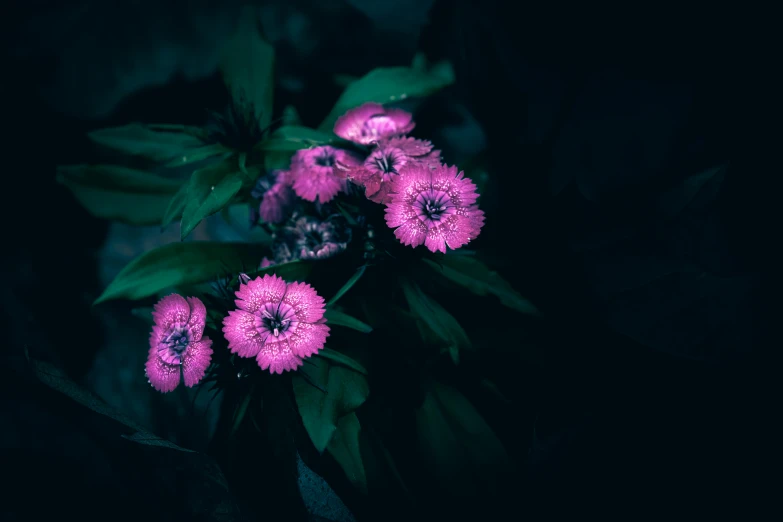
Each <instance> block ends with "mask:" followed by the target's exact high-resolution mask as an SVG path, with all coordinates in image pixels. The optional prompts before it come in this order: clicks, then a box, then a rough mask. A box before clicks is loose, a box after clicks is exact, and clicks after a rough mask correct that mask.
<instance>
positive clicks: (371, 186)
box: [338, 138, 440, 204]
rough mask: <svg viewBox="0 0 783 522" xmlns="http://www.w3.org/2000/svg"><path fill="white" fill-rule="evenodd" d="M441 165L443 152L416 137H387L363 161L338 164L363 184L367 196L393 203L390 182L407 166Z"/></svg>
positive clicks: (381, 201)
mask: <svg viewBox="0 0 783 522" xmlns="http://www.w3.org/2000/svg"><path fill="white" fill-rule="evenodd" d="M417 164H420V165H439V164H440V151H437V150H432V143H430V142H429V141H423V140H417V139H414V138H392V139H390V140H384V141H382V142H380V143H379V144H378V147H377V148H376V149H375V150H374V151H372V153H370V155H369V156H368V157H367V159H366V160H365V161H364V164H362V165H361V166H358V167H354V168H346V167H345V166H343V165H340V164H338V168H339V169H340V170H342V171H344V174H343V175H344V176H345V177H346V178H347V179H349V180H351V181H353V182H354V183H356V184H358V185H362V186H363V187H364V191H365V196H367V199H369V200H370V201H374V202H375V203H384V204H388V203H391V196H389V191H390V190H391V184H392V181H393V180H394V178H395V177H397V176H398V175H399V172H400V170H402V169H403V168H404V167H410V166H413V165H417Z"/></svg>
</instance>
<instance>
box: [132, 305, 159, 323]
mask: <svg viewBox="0 0 783 522" xmlns="http://www.w3.org/2000/svg"><path fill="white" fill-rule="evenodd" d="M131 315H132V316H133V317H138V318H139V319H141V320H142V321H144V322H145V323H147V324H150V325H152V324H155V320H154V319H153V318H152V307H151V306H139V307H137V308H133V309H132V310H131Z"/></svg>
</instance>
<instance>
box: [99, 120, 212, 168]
mask: <svg viewBox="0 0 783 522" xmlns="http://www.w3.org/2000/svg"><path fill="white" fill-rule="evenodd" d="M199 132H200V129H197V128H189V127H185V126H184V125H182V126H165V125H157V126H153V125H142V124H140V123H131V124H130V125H124V126H122V127H112V128H109V129H99V130H96V131H93V132H90V133H89V134H88V136H89V138H90V139H91V140H92V141H94V142H95V143H97V144H98V145H101V146H103V147H106V148H108V149H111V150H114V151H116V152H120V153H122V154H126V155H129V156H139V157H142V158H145V159H148V160H151V161H155V162H160V163H163V162H167V161H171V160H173V159H174V158H177V157H180V156H183V155H184V154H186V153H187V152H188V151H190V150H192V149H197V148H200V147H202V146H203V145H204V142H203V141H202V140H201V139H199V138H198V137H197V135H198V133H199Z"/></svg>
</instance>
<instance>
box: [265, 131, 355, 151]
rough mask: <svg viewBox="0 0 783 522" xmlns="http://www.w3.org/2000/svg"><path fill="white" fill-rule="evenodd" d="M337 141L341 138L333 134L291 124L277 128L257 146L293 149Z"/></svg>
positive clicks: (279, 149) (278, 149)
mask: <svg viewBox="0 0 783 522" xmlns="http://www.w3.org/2000/svg"><path fill="white" fill-rule="evenodd" d="M338 141H341V140H340V139H339V138H337V136H335V135H334V134H331V133H327V132H321V131H317V130H314V129H310V128H308V127H302V126H298V125H291V126H287V127H280V128H279V129H277V130H276V131H275V132H273V133H272V135H271V136H269V138H268V139H266V140H264V141H262V142H261V143H259V144H258V148H259V149H261V150H266V151H295V150H299V149H306V148H308V147H316V146H319V145H331V144H335V143H337V142H338Z"/></svg>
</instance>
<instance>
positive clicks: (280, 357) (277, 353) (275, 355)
mask: <svg viewBox="0 0 783 522" xmlns="http://www.w3.org/2000/svg"><path fill="white" fill-rule="evenodd" d="M256 361H257V362H258V365H259V366H260V367H261V369H262V370H267V369H268V370H269V371H270V372H271V373H283V372H284V371H291V370H296V369H297V368H299V367H300V366H302V364H304V363H303V361H302V359H301V358H299V357H297V356H296V355H294V353H293V352H292V351H291V347H290V346H289V344H288V341H269V342H267V343H266V344H264V347H263V348H261V351H260V352H258V356H257V357H256Z"/></svg>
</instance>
